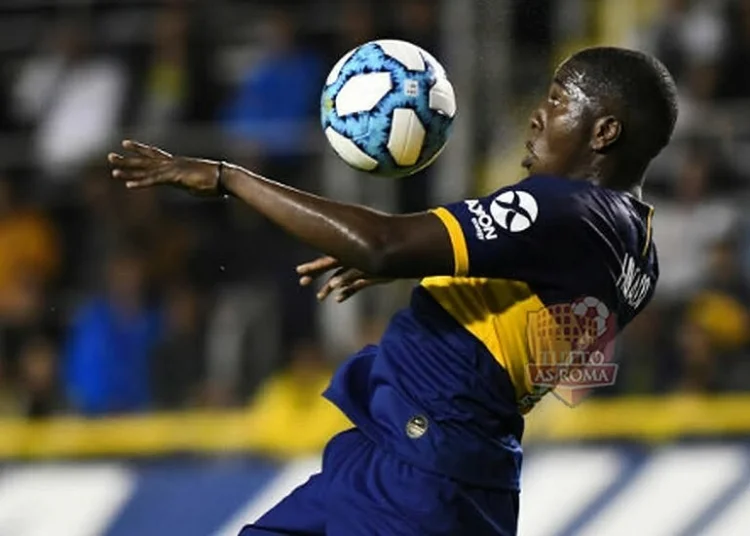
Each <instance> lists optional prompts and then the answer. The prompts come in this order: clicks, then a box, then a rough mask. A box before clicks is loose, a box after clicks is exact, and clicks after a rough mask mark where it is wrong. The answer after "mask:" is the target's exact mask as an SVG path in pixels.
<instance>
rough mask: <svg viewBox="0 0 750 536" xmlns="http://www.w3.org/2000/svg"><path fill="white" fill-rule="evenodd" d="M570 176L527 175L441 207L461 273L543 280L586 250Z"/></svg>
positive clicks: (438, 212)
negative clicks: (514, 181)
mask: <svg viewBox="0 0 750 536" xmlns="http://www.w3.org/2000/svg"><path fill="white" fill-rule="evenodd" d="M568 183H570V181H567V180H565V179H556V180H553V179H536V178H531V179H527V180H525V181H523V182H521V183H519V184H516V185H513V186H509V187H506V188H503V189H501V190H498V191H496V192H495V193H493V194H491V195H489V196H487V197H482V198H477V199H466V200H464V201H460V202H458V203H452V204H449V205H445V206H442V207H439V208H436V209H433V210H432V212H433V213H434V214H435V215H436V216H437V217H438V218H440V220H441V221H442V222H443V225H445V228H446V230H447V231H448V234H449V235H450V240H451V244H452V246H453V260H454V267H455V275H456V276H470V277H489V278H504V279H518V280H523V281H529V282H531V281H537V282H543V281H544V280H549V279H555V278H554V277H552V278H550V277H548V276H549V275H550V274H553V275H554V276H555V277H557V278H558V280H559V277H558V276H559V275H560V274H559V272H560V271H561V270H562V269H563V268H564V267H565V266H570V265H571V263H574V262H575V260H576V258H577V257H579V256H581V255H585V254H586V236H585V229H584V228H585V215H584V214H583V213H582V211H581V209H580V207H579V206H578V205H577V203H576V200H575V195H574V193H573V192H572V191H571V187H570V185H569V184H568Z"/></svg>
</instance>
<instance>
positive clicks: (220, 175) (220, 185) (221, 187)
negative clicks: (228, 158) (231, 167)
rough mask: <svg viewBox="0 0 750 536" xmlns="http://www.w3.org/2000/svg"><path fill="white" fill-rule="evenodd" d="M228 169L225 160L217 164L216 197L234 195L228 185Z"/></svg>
mask: <svg viewBox="0 0 750 536" xmlns="http://www.w3.org/2000/svg"><path fill="white" fill-rule="evenodd" d="M227 167H228V166H227V163H226V162H224V161H223V160H220V161H219V162H217V163H216V195H218V196H219V197H229V196H231V195H232V192H231V191H230V190H229V189H228V188H227V185H226V175H227V173H226V172H227Z"/></svg>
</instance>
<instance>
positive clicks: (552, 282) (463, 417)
mask: <svg viewBox="0 0 750 536" xmlns="http://www.w3.org/2000/svg"><path fill="white" fill-rule="evenodd" d="M433 212H434V214H435V216H436V217H438V218H439V219H440V220H441V221H442V222H443V224H444V225H445V227H446V229H447V231H448V233H449V235H450V239H451V243H452V246H453V252H454V265H455V275H454V276H453V277H430V278H426V279H424V280H423V281H421V283H420V284H419V285H418V286H417V287H416V288H415V289H414V291H413V294H412V298H411V303H410V306H409V307H408V308H406V309H405V310H403V311H401V312H399V313H398V314H396V315H395V316H394V318H393V319H392V321H391V322H390V324H389V326H388V328H387V330H386V332H385V334H384V336H383V338H382V340H381V342H380V344H379V345H378V346H372V347H367V348H365V349H363V350H362V351H360V352H359V353H358V354H356V355H354V356H352V357H351V358H350V359H349V360H348V361H346V362H345V363H344V364H343V365H342V366H341V367H340V368H339V370H338V371H337V372H336V374H335V375H334V377H333V379H332V381H331V384H330V386H329V388H328V389H327V390H326V393H325V396H326V397H327V398H328V399H329V400H331V401H332V402H333V403H334V404H336V405H337V406H338V407H339V408H340V409H341V410H342V411H343V412H344V413H345V414H346V415H347V416H348V417H349V418H350V419H351V420H352V422H353V423H354V424H355V425H356V426H357V427H358V428H360V430H362V432H363V433H365V434H366V435H368V436H369V437H370V438H371V439H372V440H373V441H375V442H376V443H377V444H379V445H380V446H382V447H383V448H385V449H386V450H388V451H389V452H392V453H394V454H395V455H397V456H399V457H401V458H402V459H404V460H406V461H408V462H410V463H412V464H413V465H415V466H417V467H420V468H423V469H425V470H428V471H431V472H435V473H439V474H442V475H445V476H448V477H451V478H453V479H456V480H458V481H462V482H466V483H468V484H472V485H478V486H491V487H495V488H506V489H518V487H519V480H520V467H521V458H522V450H521V444H520V443H521V438H522V435H523V414H524V413H526V412H528V411H529V410H530V409H531V408H532V407H533V405H534V404H535V403H536V402H537V401H538V399H539V398H540V397H541V396H542V395H543V394H544V393H545V392H547V391H548V390H549V389H542V390H539V389H537V388H536V387H535V385H534V382H533V381H532V378H531V374H530V365H533V364H534V363H536V362H537V361H538V360H539V359H540V357H539V356H540V350H539V348H538V344H537V343H536V342H535V339H534V338H533V337H530V336H529V330H530V323H532V320H533V319H534V318H537V317H538V316H539V312H540V311H543V310H549V309H550V307H553V306H555V304H565V303H567V304H571V303H575V302H576V300H580V299H581V298H582V297H593V298H595V299H596V300H598V301H599V302H601V303H603V304H604V305H605V306H606V309H607V310H608V311H609V312H611V313H612V316H611V318H614V319H616V322H615V325H614V329H615V330H620V329H622V328H623V327H624V326H625V325H626V324H627V323H628V322H629V321H630V320H631V319H632V318H633V317H634V316H635V315H636V314H637V313H638V312H639V311H640V310H642V309H643V307H645V305H646V304H647V303H648V301H649V300H650V299H651V296H652V295H653V292H654V287H655V285H656V281H657V278H658V263H657V258H656V250H655V247H654V245H653V243H652V240H651V216H652V213H653V210H652V209H651V207H649V206H648V205H646V204H644V203H642V202H641V201H639V200H638V199H636V198H635V197H633V196H631V195H629V194H626V193H623V192H617V191H613V190H608V189H605V188H600V187H598V186H596V185H593V184H591V183H589V182H586V181H572V180H568V179H565V178H560V177H549V176H534V177H530V178H528V179H526V180H524V181H522V182H520V183H518V184H516V185H513V186H510V187H507V188H503V189H501V190H499V191H497V192H495V193H493V194H492V195H490V196H488V197H485V198H479V199H470V200H466V201H462V202H459V203H454V204H450V205H447V206H444V207H440V208H437V209H435V210H434V211H433ZM535 315H536V316H535ZM560 322H561V321H560ZM564 332H565V333H567V327H566V328H565V330H564ZM556 333H563V328H562V327H559V329H557V331H556Z"/></svg>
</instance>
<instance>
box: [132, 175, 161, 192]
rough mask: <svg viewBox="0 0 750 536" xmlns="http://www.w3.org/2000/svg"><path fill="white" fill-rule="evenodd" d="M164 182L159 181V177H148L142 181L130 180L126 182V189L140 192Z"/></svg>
mask: <svg viewBox="0 0 750 536" xmlns="http://www.w3.org/2000/svg"><path fill="white" fill-rule="evenodd" d="M163 182H164V181H162V180H161V179H159V177H148V178H146V179H140V180H129V181H127V182H125V187H126V188H128V189H129V190H138V189H140V188H148V187H149V186H155V185H157V184H162V183H163Z"/></svg>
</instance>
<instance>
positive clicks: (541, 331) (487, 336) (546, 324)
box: [421, 277, 572, 413]
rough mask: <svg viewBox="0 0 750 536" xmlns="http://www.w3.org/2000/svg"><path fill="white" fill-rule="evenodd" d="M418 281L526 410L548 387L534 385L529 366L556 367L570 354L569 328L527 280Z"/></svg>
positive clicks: (438, 278)
mask: <svg viewBox="0 0 750 536" xmlns="http://www.w3.org/2000/svg"><path fill="white" fill-rule="evenodd" d="M421 285H422V286H423V287H425V288H426V289H427V290H428V291H429V292H430V294H431V295H432V297H433V298H435V300H436V301H437V302H438V303H439V304H440V305H441V306H442V307H443V309H445V310H446V311H447V312H448V313H449V314H450V315H451V316H452V317H453V318H454V319H455V320H456V321H457V322H458V323H459V324H461V325H462V326H463V327H464V328H465V329H466V330H467V331H468V332H469V333H471V334H472V335H473V336H474V337H476V338H477V339H478V340H479V341H480V342H482V343H483V344H484V346H485V347H486V348H487V349H488V350H489V352H490V353H491V354H492V356H493V357H494V358H495V360H496V361H497V362H498V363H499V364H500V365H501V366H502V367H503V368H504V369H505V370H506V372H507V373H508V375H509V376H510V379H511V382H512V383H513V386H514V389H515V395H516V400H517V401H518V403H519V409H520V410H521V411H522V412H524V413H525V412H526V411H528V410H530V409H531V407H532V406H533V404H534V403H536V401H538V399H539V398H540V397H541V396H542V395H543V394H544V393H546V392H548V391H549V390H550V389H549V388H540V386H539V385H538V384H537V385H535V382H534V381H533V380H532V376H531V375H532V368H531V367H530V366H529V365H530V364H536V365H540V366H554V365H559V364H561V363H562V362H563V360H568V359H570V355H571V350H572V344H571V342H570V341H571V337H570V336H568V332H567V331H564V330H565V329H568V328H563V326H562V322H561V320H560V316H559V315H557V314H556V313H555V312H554V310H552V309H550V308H548V307H546V306H545V304H544V303H543V302H542V301H541V300H540V299H539V297H538V296H537V295H536V294H534V293H533V292H532V291H531V289H530V288H529V286H528V285H527V284H526V283H523V282H520V281H511V280H506V279H486V278H470V277H466V278H460V277H429V278H426V279H424V280H422V282H421ZM550 311H552V312H550ZM538 368H539V367H536V369H538ZM536 369H534V370H536Z"/></svg>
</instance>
